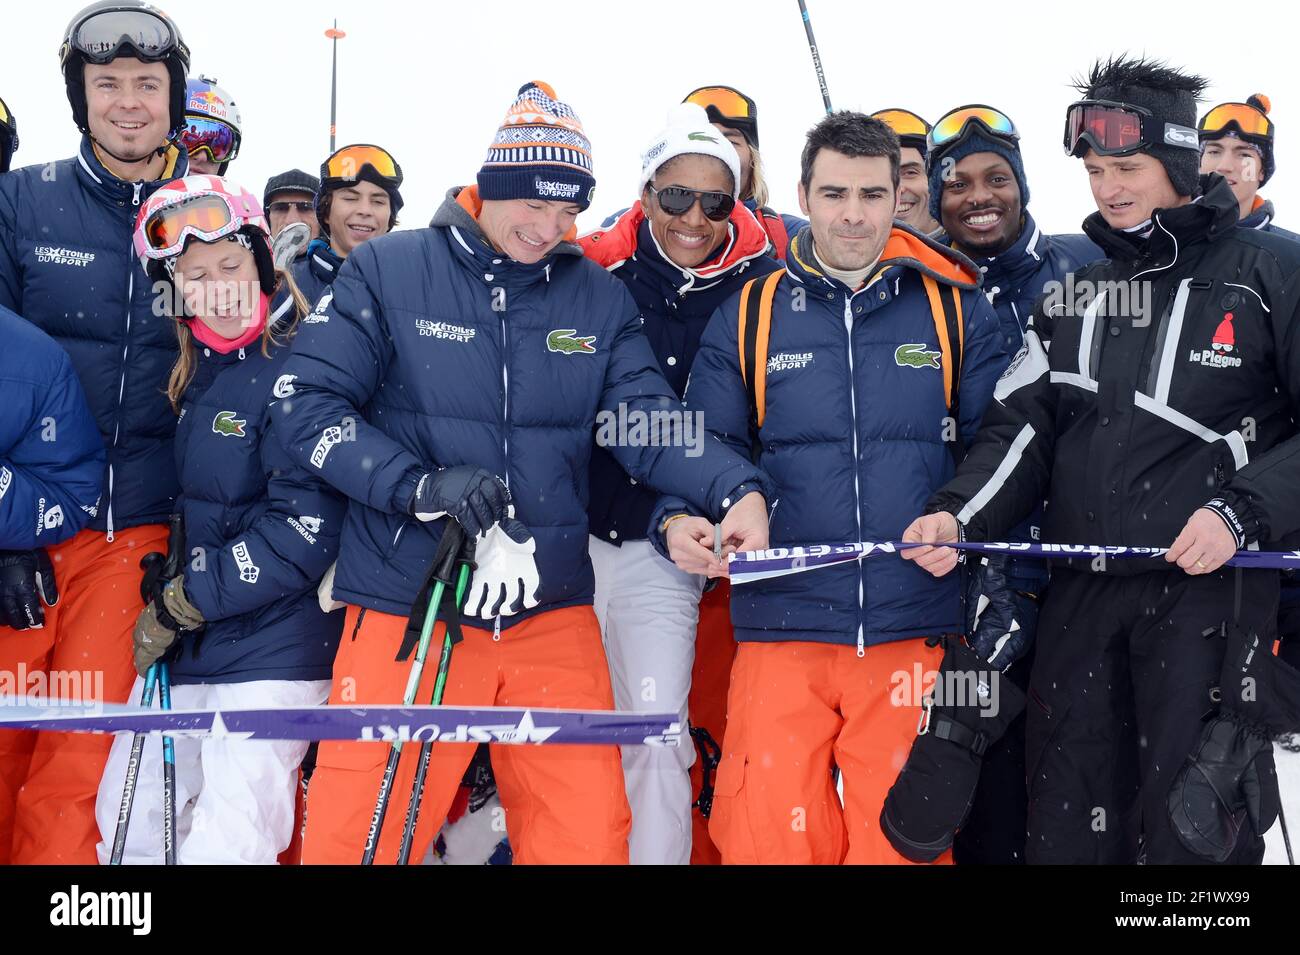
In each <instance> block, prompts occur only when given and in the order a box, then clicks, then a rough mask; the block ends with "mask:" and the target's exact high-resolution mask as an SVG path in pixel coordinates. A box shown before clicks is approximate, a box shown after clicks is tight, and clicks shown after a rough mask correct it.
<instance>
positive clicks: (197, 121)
mask: <svg viewBox="0 0 1300 955" xmlns="http://www.w3.org/2000/svg"><path fill="white" fill-rule="evenodd" d="M181 146H182V148H184V150H185V151H186V152H187V153H189V154H190V155H191V156H194V155H197V154H198V153H200V152H206V153H207V154H208V159H210V160H211V161H212V162H229V161H230V160H232V159H234V158H235V156H236V155H237V154H238V152H239V133H237V132H235V129H234V127H233V126H231V125H230V124H229V123H223V122H222V121H221V120H219V119H208V118H206V117H200V116H186V117H185V129H184V130H183V131H182V132H181Z"/></svg>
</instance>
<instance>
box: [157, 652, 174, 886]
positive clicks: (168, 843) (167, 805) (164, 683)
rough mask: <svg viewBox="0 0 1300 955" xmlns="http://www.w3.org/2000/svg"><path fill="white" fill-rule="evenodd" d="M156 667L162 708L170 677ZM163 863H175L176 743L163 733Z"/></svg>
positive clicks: (169, 697)
mask: <svg viewBox="0 0 1300 955" xmlns="http://www.w3.org/2000/svg"><path fill="white" fill-rule="evenodd" d="M155 666H157V667H158V695H159V698H160V700H161V703H162V708H163V709H164V710H170V709H171V708H172V678H171V674H170V672H169V670H170V668H169V667H168V665H167V664H166V663H158V664H155ZM162 748H163V864H164V865H175V864H176V743H175V741H174V740H173V739H172V738H171V736H169V735H168V734H167V733H163V738H162Z"/></svg>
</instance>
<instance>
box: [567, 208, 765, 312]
mask: <svg viewBox="0 0 1300 955" xmlns="http://www.w3.org/2000/svg"><path fill="white" fill-rule="evenodd" d="M578 244H579V245H581V246H582V251H583V253H584V254H585V255H586V256H587V258H589V259H591V260H592V261H594V262H596V263H597V264H598V265H601V266H603V267H604V268H606V269H608V270H609V271H611V272H612V271H614V270H615V269H618V268H619V267H621V266H622V265H623V264H624V263H625V262H627V261H628V260H629V259H635V260H636V261H638V262H644V263H646V264H647V265H648V266H649V267H650V268H651V269H653V270H654V271H655V272H656V274H658V275H661V276H662V277H663V278H664V280H665V281H666V282H668V283H671V284H672V286H673V288H674V290H675V291H676V292H677V293H678V294H680V295H685V294H687V293H688V292H700V291H705V290H707V289H710V288H713V287H714V286H716V285H718V284H719V283H720V282H722V281H725V280H726V279H727V278H730V277H731V276H733V275H735V274H738V273H739V272H741V271H743V270H744V269H745V268H747V267H748V263H749V262H751V261H753V260H754V259H757V258H760V257H762V256H763V255H766V254H767V249H768V246H769V245H770V243H769V241H768V238H767V233H766V232H765V231H764V230H763V227H762V226H761V225H760V224H759V222H758V219H756V218H755V217H754V214H753V213H752V212H750V211H749V209H747V208H746V207H745V206H744V205H743V204H741V203H736V207H735V208H734V209H733V210H732V211H731V217H730V219H729V220H728V222H727V236H726V238H725V239H724V240H723V242H722V244H721V245H720V246H719V247H718V248H717V249H716V250H715V251H714V254H712V255H711V256H709V258H708V259H707V260H706V261H705V262H703V263H701V264H700V265H698V266H695V267H694V268H689V269H688V268H682V267H681V266H680V265H677V264H676V263H675V262H673V261H672V260H671V259H670V258H668V256H667V255H666V254H665V253H664V250H663V249H662V248H661V247H660V246H659V240H657V239H656V238H655V237H654V233H653V232H652V231H651V230H650V223H649V221H648V220H647V219H646V215H645V213H644V212H643V211H642V209H641V204H640V203H635V204H634V205H633V206H632V207H631V208H629V209H628V210H627V211H626V212H624V213H623V214H622V215H620V216H619V217H618V218H617V219H616V220H615V221H614V222H613V223H612V224H611V225H610V226H609V227H608V228H602V229H596V230H594V231H592V232H588V233H586V234H585V235H583V236H582V237H580V238H579V239H578Z"/></svg>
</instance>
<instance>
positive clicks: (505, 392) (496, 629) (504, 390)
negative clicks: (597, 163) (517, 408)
mask: <svg viewBox="0 0 1300 955" xmlns="http://www.w3.org/2000/svg"><path fill="white" fill-rule="evenodd" d="M547 268H548V269H549V268H550V266H549V265H548V266H547ZM501 453H502V454H503V455H504V458H505V474H503V475H502V476H501V479H502V480H503V481H505V484H506V490H507V491H508V490H510V347H509V338H508V337H507V335H506V313H505V310H504V309H503V310H502V311H501ZM492 639H493V641H494V642H498V641H500V640H501V615H500V614H497V619H496V623H494V624H493V626H492Z"/></svg>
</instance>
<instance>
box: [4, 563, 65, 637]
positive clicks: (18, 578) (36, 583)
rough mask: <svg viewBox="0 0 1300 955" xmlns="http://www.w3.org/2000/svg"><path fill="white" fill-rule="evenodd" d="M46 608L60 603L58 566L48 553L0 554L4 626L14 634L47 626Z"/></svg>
mask: <svg viewBox="0 0 1300 955" xmlns="http://www.w3.org/2000/svg"><path fill="white" fill-rule="evenodd" d="M42 601H43V602H44V603H45V606H46V607H53V606H54V605H55V604H56V603H58V602H59V588H58V587H57V586H56V585H55V583H54V565H53V564H52V563H50V555H49V554H47V553H45V551H44V549H37V550H0V625H3V626H6V627H12V628H13V629H14V630H27V629H30V628H32V627H43V626H45V610H44V609H43V608H42V607H41V603H42Z"/></svg>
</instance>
